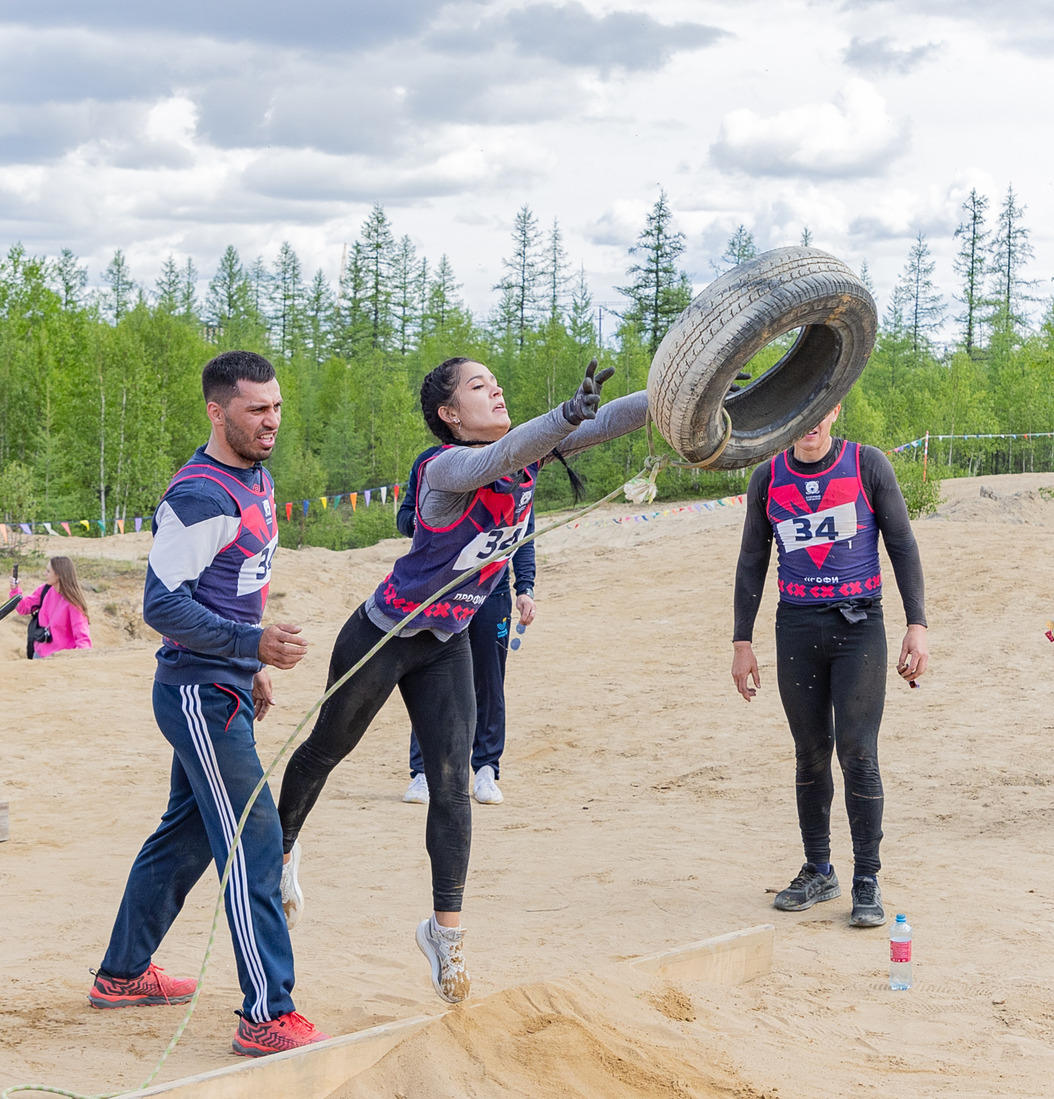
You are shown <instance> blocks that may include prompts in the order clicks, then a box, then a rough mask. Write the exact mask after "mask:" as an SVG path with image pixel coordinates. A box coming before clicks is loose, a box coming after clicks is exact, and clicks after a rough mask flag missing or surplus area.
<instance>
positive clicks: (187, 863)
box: [101, 682, 294, 1022]
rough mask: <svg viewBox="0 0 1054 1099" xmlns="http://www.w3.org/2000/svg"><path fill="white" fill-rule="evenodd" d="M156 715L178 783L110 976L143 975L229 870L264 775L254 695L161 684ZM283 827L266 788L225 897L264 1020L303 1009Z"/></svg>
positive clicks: (140, 859) (123, 921)
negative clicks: (201, 887) (194, 893)
mask: <svg viewBox="0 0 1054 1099" xmlns="http://www.w3.org/2000/svg"><path fill="white" fill-rule="evenodd" d="M154 716H155V718H156V719H157V724H158V726H159V727H160V729H161V732H162V733H163V734H164V736H165V739H166V740H167V741H168V742H169V743H170V744H171V745H172V748H173V752H174V755H173V758H172V778H171V787H170V793H169V800H168V808H167V809H166V810H165V813H164V816H162V818H161V823H160V824H159V825H158V827H157V830H156V831H155V832H154V834H153V835H152V836H151V837H150V838H149V839H148V840H147V841H146V843H144V844H143V847H142V850H141V851H140V852H139V854H138V855H137V856H136V859H135V862H134V863H133V864H132V869H131V872H130V874H129V876H128V884H127V886H126V887H125V891H124V897H123V899H122V900H121V907H120V909H119V910H118V913H117V920H116V923H115V924H114V929H113V933H112V935H111V936H110V945H109V947H108V949H107V951H106V957H105V958H104V959H103V962H102V966H101V969H102V971H103V972H104V973H107V974H109V975H110V976H114V977H137V976H139V974H141V973H142V972H143V971H144V970H145V969H146V968H147V966H148V965H149V964H150V962H151V960H152V957H153V954H154V951H155V950H156V949H157V947H158V945H159V944H160V942H161V940H162V939H163V938H164V936H165V934H166V933H167V931H168V929H169V928H170V927H171V926H172V923H173V921H174V920H175V918H176V916H178V915H179V912H180V909H181V908H182V907H183V902H184V900H185V899H186V896H187V894H188V893H189V892H190V890H191V889H192V888H193V887H194V885H195V884H196V883H197V881H198V879H199V878H200V877H201V876H202V874H204V872H205V870H206V869H207V868H208V866H209V863H210V862H212V863H215V865H216V867H217V870H218V872H219V873H222V871H223V867H224V866H225V865H226V862H227V855H228V853H229V851H230V845H231V841H232V838H233V836H234V832H235V829H236V828H237V825H238V820H239V818H240V817H241V814H242V811H243V810H244V808H245V805H246V803H247V802H248V800H249V797H250V795H251V794H252V792H253V790H254V789H255V788H256V784H257V782H259V780H260V776H261V775H262V774H263V768H262V767H261V765H260V760H259V757H258V756H257V754H256V742H255V740H254V738H253V702H252V696H251V695H250V693H249V692H248V691H245V690H243V689H241V688H238V687H231V686H227V685H222V684H216V683H203V684H200V685H184V686H173V685H170V684H167V683H156V682H155V683H154ZM281 876H282V829H281V826H280V824H279V822H278V811H277V809H276V808H275V804H274V799H273V798H272V797H271V791H270V789H269V788H268V787H267V786H264V788H263V790H262V791H261V793H260V796H259V797H258V798H257V799H256V802H255V803H254V805H253V807H252V809H251V810H250V812H249V816H248V818H247V820H246V823H245V828H244V830H243V831H242V835H241V843H240V845H239V848H238V851H237V854H236V855H235V858H234V862H233V864H232V867H231V874H230V878H229V879H228V881H227V889H226V894H225V897H224V900H225V904H226V909H227V922H228V924H229V925H230V930H231V938H232V939H233V942H234V954H235V958H236V959H237V963H238V981H239V983H240V984H241V988H242V992H243V993H244V995H245V1002H244V1005H243V1008H242V1011H243V1012H244V1014H245V1015H246V1016H247V1017H248V1018H249V1019H251V1020H253V1021H254V1022H263V1021H264V1020H266V1019H273V1018H277V1017H278V1016H279V1015H284V1014H286V1013H287V1012H289V1011H292V1010H293V1000H292V996H291V992H292V989H293V980H294V978H293V952H292V948H291V946H290V943H289V932H288V930H287V928H286V923H285V916H284V914H283V912H282V900H281V889H280V884H281Z"/></svg>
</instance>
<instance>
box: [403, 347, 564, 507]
mask: <svg viewBox="0 0 1054 1099" xmlns="http://www.w3.org/2000/svg"><path fill="white" fill-rule="evenodd" d="M471 362H476V360H475V359H470V358H468V357H466V356H464V355H457V356H455V357H454V358H452V359H444V360H443V362H441V363H440V364H439V365H438V366H437V367H436V368H435V369H434V370H431V371H429V372H428V373H427V374H426V375H425V377H424V381H422V382H421V412H422V413H423V414H424V418H425V423H426V424H427V425H428V430H429V431H431V432H432V434H433V435H434V436H435V437H436V438H437V439H438V440H439V441H440V442H441V443H445V444H447V445H448V446H478V445H479V444H478V442H474V441H472V440H468V439H459V438H458V437H457V436H456V435H455V434H454V432H453V431H452V430H451V428H450V424H448V423H447V422H446V420H444V419H443V418H442V417H441V416H440V415H439V409H440V408H441V407H442V406H443V405H449V404H450V403H451V402H452V401H453V399H454V394H455V393H456V392H457V387H458V384H459V382H460V381H461V367H462V364H464V363H471ZM554 458H555V459H556V460H557V461H558V462H560V464H561V465H562V466H563V467H564V469H565V470H566V471H567V478H568V480H569V481H570V482H571V495H572V497H573V499H574V502H575V503H576V504H577V503H578V502H579V501H580V500H581V499H582V495H583V493H584V490H585V484H584V483H583V481H582V478H581V477H579V475H578V474H577V473H575V471H574V470H573V469H572V468H571V467H570V466H569V465H568V464H567V462H566V461H565V459H564V456H563V455H562V454H561V453H560V451H559V450H557V449H556V447H554V448H553V449H552V450H551V451H550V452H549V453H548V454H547V455H546V456H545V457H544V458H543V459H542V460H541V465H546V464H547V463H548V462H549V461H551V460H552V459H554ZM523 473H524V471H523V470H521V471H520V479H521V480H522V479H523Z"/></svg>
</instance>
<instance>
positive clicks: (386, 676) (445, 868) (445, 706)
mask: <svg viewBox="0 0 1054 1099" xmlns="http://www.w3.org/2000/svg"><path fill="white" fill-rule="evenodd" d="M382 636H383V631H381V630H379V629H378V628H377V627H376V626H375V625H374V624H373V623H372V622H371V621H370V620H369V618H368V617H367V616H366V612H365V610H364V609H363V607H359V608H358V610H356V611H355V612H354V614H352V616H351V617H350V618H349V619H348V620H347V622H345V623H344V626H343V627H342V628H341V631H340V633H339V634H338V635H337V640H336V642H335V643H334V645H333V654H332V656H331V657H330V662H329V679H328V682H327V686H328V685H329V684H332V683H334V682H336V680H338V679H339V678H340V677H341V676H342V675H343V674H344V673H345V672H346V671H347V670H348V669H349V668H350V667H352V665H354V664H355V662H356V661H357V660H359V659H360V657H362V656H363V655H364V654H365V653H367V652H369V650H370V649H371V648H373V646H374V645H375V644H376V643H377V642H378V641H379V640H380V639H381V637H382ZM397 686H398V688H399V692H400V694H401V695H402V696H403V702H405V703H406V709H407V711H408V712H409V714H410V720H411V722H413V727H414V729H415V730H416V731H417V737H418V741H419V743H420V745H421V753H422V756H423V757H424V771H425V776H426V777H427V779H428V793H429V802H428V817H427V821H426V824H425V846H426V848H427V849H428V857H429V859H430V860H431V864H432V899H433V904H434V907H435V910H436V911H437V912H460V911H461V901H462V896H463V894H464V891H465V877H466V875H467V873H468V856H469V847H470V845H471V842H472V810H471V807H470V805H469V793H468V790H469V755H470V753H471V751H472V734H473V732H474V730H475V727H476V696H475V688H474V686H473V682H472V654H471V650H470V649H469V644H468V635H467V634H464V633H462V634H457V635H456V636H454V637H451V638H450V639H449V640H448V641H440V640H439V639H438V638H437V637H436V636H435V635H434V634H432V633H430V632H427V631H425V632H423V633H419V634H415V635H414V636H412V637H406V638H403V637H395V638H393V639H392V640H391V641H389V642H388V643H387V644H386V645H385V646H384V648H383V649H381V651H380V652H379V653H378V654H377V655H376V656H374V657H373V659H372V660H370V661H368V662H367V663H366V664H365V665H364V666H363V667H362V668H360V669H359V671H357V672H356V673H355V675H353V676H352V677H351V679H349V680H348V682H347V683H345V684H344V686H343V687H341V688H340V690H339V691H337V693H336V694H335V695H333V697H332V698H330V699H329V700H328V701H327V702H326V703H325V704H324V705H323V706H322V709H321V710H320V711H319V715H318V721H317V722H316V723H315V727H314V729H312V731H311V735H310V736H309V737H308V738H307V740H305V741H304V743H303V744H301V745H300V747H299V748H297V750H296V751H295V752H294V753H293V756H292V758H291V759H290V760H289V765H288V767H286V771H285V777H284V778H283V780H282V793H281V796H280V797H279V800H278V815H279V816H280V817H281V819H282V839H283V848H284V850H286V851H289V850H291V849H292V846H293V842H294V841H295V840H296V838H297V835H298V834H299V833H300V829H301V828H302V827H303V824H304V821H305V820H306V819H307V815H308V813H310V812H311V809H312V807H313V806H314V804H315V802H316V801H317V800H318V796H319V794H320V793H321V792H322V787H323V786H325V784H326V779H327V778H328V777H329V773H330V771H332V770H333V768H334V767H336V765H337V764H338V763H339V762H340V761H341V760H342V759H343V758H344V757H345V756H346V755H347V754H348V753H349V752H350V751H351V750H352V749H353V748H354V747H355V745H356V744H358V742H359V741H360V740H361V739H362V736H363V734H364V733H365V732H366V729H367V728H368V727H369V725H370V722H371V721H373V719H374V717H376V715H377V712H378V711H379V710H380V708H381V707H382V706H383V705H384V703H385V702H386V701H387V699H388V696H389V695H390V694H391V693H392V691H393V690H394V689H395V687H397Z"/></svg>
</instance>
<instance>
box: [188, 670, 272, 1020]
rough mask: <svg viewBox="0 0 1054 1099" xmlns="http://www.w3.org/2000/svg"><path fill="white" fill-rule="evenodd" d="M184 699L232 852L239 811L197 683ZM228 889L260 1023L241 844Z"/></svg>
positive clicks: (260, 990)
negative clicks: (229, 791)
mask: <svg viewBox="0 0 1054 1099" xmlns="http://www.w3.org/2000/svg"><path fill="white" fill-rule="evenodd" d="M179 693H180V696H181V698H182V700H183V706H182V709H183V714H184V716H185V717H186V719H187V728H188V729H189V731H190V738H191V742H192V744H193V745H194V751H195V753H196V754H197V757H198V761H199V762H200V764H201V768H202V770H203V772H204V774H205V780H206V782H208V784H209V790H210V791H211V793H212V798H213V802H214V803H215V806H216V812H217V814H218V816H219V819H220V825H221V827H222V829H223V838H224V843H225V845H226V850H227V853H228V854H229V853H230V848H231V844H232V842H233V840H234V833H235V830H236V829H237V826H238V814H236V813H235V812H234V809H233V807H232V806H231V802H230V798H229V797H228V796H227V789H226V787H225V785H224V783H223V775H222V774H221V772H220V767H219V762H218V760H217V759H216V752H215V749H214V747H213V744H212V740H211V738H210V737H209V732H208V723H207V722H206V720H205V716H204V714H203V713H202V710H201V696H200V694H199V692H198V688H197V686H196V685H191V686H188V685H184V686H181V687H180V688H179ZM227 890H228V895H229V897H230V904H231V911H232V912H233V914H234V919H233V924H234V932H235V934H236V935H237V938H238V947H239V949H240V951H241V954H242V957H243V958H244V959H245V966H246V969H247V970H248V972H249V978H250V980H251V981H252V984H253V988H254V989H255V990H256V1000H255V1001H254V1003H253V1006H252V1010H251V1011H250V1013H249V1014H250V1015H251V1016H252V1019H253V1022H257V1023H261V1022H264V1021H265V1020H266V1019H267V973H266V970H265V968H264V964H263V960H262V959H261V957H260V951H259V948H258V947H257V945H256V935H255V933H254V930H253V921H252V909H251V906H250V902H249V883H248V874H247V872H246V869H245V850H244V847H243V846H242V845H241V844H239V845H238V850H237V852H236V854H235V856H234V861H233V863H232V865H231V874H230V878H229V879H228V881H227Z"/></svg>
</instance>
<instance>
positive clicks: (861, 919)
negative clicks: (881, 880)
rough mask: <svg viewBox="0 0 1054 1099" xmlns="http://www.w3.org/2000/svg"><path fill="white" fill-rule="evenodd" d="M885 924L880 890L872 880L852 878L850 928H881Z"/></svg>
mask: <svg viewBox="0 0 1054 1099" xmlns="http://www.w3.org/2000/svg"><path fill="white" fill-rule="evenodd" d="M885 922H886V913H885V910H884V909H883V908H882V890H881V889H879V888H878V882H877V881H876V880H875V879H874V878H855V877H854V878H853V912H852V915H851V916H850V917H849V926H850V927H881V926H882V925H883V924H884V923H885Z"/></svg>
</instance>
